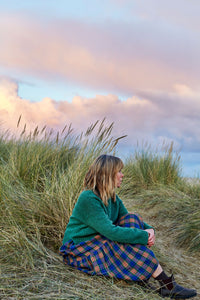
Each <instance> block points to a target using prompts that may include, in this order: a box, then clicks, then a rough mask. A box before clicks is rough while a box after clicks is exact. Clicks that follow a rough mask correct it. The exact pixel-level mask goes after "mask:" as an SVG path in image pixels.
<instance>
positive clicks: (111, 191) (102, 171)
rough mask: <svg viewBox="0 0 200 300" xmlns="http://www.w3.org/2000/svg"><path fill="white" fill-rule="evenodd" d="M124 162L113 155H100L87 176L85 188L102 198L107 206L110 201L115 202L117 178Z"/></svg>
mask: <svg viewBox="0 0 200 300" xmlns="http://www.w3.org/2000/svg"><path fill="white" fill-rule="evenodd" d="M123 166H124V164H123V162H122V160H121V159H120V158H118V157H116V156H112V155H106V154H104V155H100V156H99V157H97V158H96V159H95V161H94V162H93V164H92V165H91V166H90V168H89V170H88V172H87V174H86V175H85V180H84V187H85V189H87V190H92V191H93V192H94V193H95V194H97V195H98V196H100V198H101V200H102V201H103V203H104V204H105V205H108V199H109V198H112V199H113V201H115V199H116V196H115V178H116V174H117V172H119V171H120V170H121V169H122V168H123Z"/></svg>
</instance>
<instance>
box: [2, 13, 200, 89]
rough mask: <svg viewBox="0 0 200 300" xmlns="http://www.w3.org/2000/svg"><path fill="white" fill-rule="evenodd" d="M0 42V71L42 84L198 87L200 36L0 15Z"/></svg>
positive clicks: (146, 26) (153, 26)
mask: <svg viewBox="0 0 200 300" xmlns="http://www.w3.org/2000/svg"><path fill="white" fill-rule="evenodd" d="M158 25H159V26H158ZM0 40H1V41H2V43H1V48H0V64H1V65H2V66H3V67H4V68H6V69H9V70H11V71H12V70H13V71H14V70H17V71H18V72H21V74H26V75H29V76H37V77H38V78H41V79H46V80H62V81H64V82H66V83H68V84H70V82H71V83H76V84H78V85H80V86H85V87H90V88H94V89H95V88H98V89H99V90H104V91H105V90H107V91H108V90H109V91H112V93H118V92H123V93H126V94H133V93H134V92H136V93H137V91H139V90H165V91H170V90H171V91H172V88H173V85H174V84H178V83H181V84H184V85H188V86H191V87H193V88H197V87H198V85H199V80H198V78H199V77H200V60H199V53H200V42H199V41H200V39H199V32H198V31H197V32H195V31H190V30H188V29H185V28H181V27H179V26H178V27H172V26H171V27H170V26H168V25H166V24H165V23H162V22H161V23H159V24H157V23H155V22H152V20H149V19H147V20H142V19H139V20H138V19H136V20H135V19H134V18H133V21H132V22H131V23H126V22H125V21H105V22H104V23H103V22H102V23H93V24H91V23H89V22H88V23H86V21H85V22H83V21H78V20H69V19H68V20H58V19H42V18H41V17H40V18H38V17H37V16H34V17H33V16H28V15H27V16H25V15H22V14H21V15H8V14H3V13H0Z"/></svg>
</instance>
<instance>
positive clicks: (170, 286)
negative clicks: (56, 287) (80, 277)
mask: <svg viewBox="0 0 200 300" xmlns="http://www.w3.org/2000/svg"><path fill="white" fill-rule="evenodd" d="M122 168H123V162H122V161H121V159H119V158H118V157H115V156H111V155H101V156H99V157H98V158H97V159H96V160H95V161H94V163H93V164H92V165H91V166H90V168H89V171H88V172H87V174H86V176H85V181H84V187H85V190H84V191H83V192H82V193H81V194H80V196H79V198H78V201H77V203H76V205H75V207H74V210H73V212H72V215H71V217H70V220H69V223H68V225H67V228H66V231H65V234H64V238H63V245H62V247H61V248H60V253H61V255H62V256H63V259H64V262H65V263H66V264H69V265H71V266H73V267H75V268H77V269H78V270H81V271H83V272H85V273H88V274H90V275H104V276H110V277H114V278H119V279H125V280H129V281H136V282H139V283H141V282H143V283H144V284H145V285H146V286H148V283H147V281H148V279H149V278H150V277H151V276H152V277H153V278H154V279H156V280H158V281H159V283H160V285H161V287H160V289H159V292H160V294H161V295H162V296H168V297H170V298H174V299H180V298H181V299H186V298H191V297H194V296H196V291H195V290H193V289H186V288H184V287H182V286H180V285H178V284H177V283H176V282H175V280H174V278H173V275H172V276H171V277H168V276H167V275H166V274H165V272H164V271H163V269H162V267H161V266H160V264H159V262H158V260H157V258H156V257H155V255H154V253H153V251H152V250H151V249H150V248H151V246H153V245H154V243H155V232H154V229H153V228H152V227H151V226H150V225H148V224H147V223H145V222H144V221H143V220H142V218H141V217H140V216H139V215H138V214H131V213H128V211H127V209H126V208H125V206H124V204H123V202H122V200H121V199H120V198H119V197H118V196H117V195H116V194H115V189H116V188H119V187H120V185H121V183H122V179H123V174H122Z"/></svg>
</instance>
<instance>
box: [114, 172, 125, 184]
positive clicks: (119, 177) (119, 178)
mask: <svg viewBox="0 0 200 300" xmlns="http://www.w3.org/2000/svg"><path fill="white" fill-rule="evenodd" d="M123 177H124V174H122V171H121V170H120V171H118V172H117V174H116V177H115V187H117V188H119V187H120V186H121V183H122V179H123Z"/></svg>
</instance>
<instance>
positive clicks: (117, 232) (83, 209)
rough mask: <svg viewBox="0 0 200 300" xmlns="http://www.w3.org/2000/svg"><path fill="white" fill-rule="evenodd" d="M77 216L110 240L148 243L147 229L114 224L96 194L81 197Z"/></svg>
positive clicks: (77, 207)
mask: <svg viewBox="0 0 200 300" xmlns="http://www.w3.org/2000/svg"><path fill="white" fill-rule="evenodd" d="M76 216H77V217H78V218H79V220H81V222H83V224H85V225H87V226H90V227H91V228H93V229H94V230H95V231H96V232H97V234H101V235H103V236H105V237H106V238H108V239H110V240H113V241H117V242H121V243H131V244H143V245H147V243H148V232H147V231H145V230H142V229H137V228H128V227H121V226H116V225H114V224H113V223H112V221H111V220H110V219H109V217H108V215H107V214H106V212H105V209H104V207H103V203H102V202H101V200H99V198H98V197H96V196H93V197H87V198H81V197H80V199H79V205H77V206H76Z"/></svg>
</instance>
